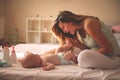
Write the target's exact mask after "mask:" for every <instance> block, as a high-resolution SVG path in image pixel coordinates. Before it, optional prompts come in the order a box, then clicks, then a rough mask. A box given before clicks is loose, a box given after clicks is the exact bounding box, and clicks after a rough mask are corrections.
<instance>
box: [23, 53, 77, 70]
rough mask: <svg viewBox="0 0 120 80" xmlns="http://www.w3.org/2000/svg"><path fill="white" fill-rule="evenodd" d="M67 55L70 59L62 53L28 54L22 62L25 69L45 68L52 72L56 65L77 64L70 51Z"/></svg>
mask: <svg viewBox="0 0 120 80" xmlns="http://www.w3.org/2000/svg"><path fill="white" fill-rule="evenodd" d="M65 54H67V55H68V56H69V57H67V58H66V59H65V58H64V55H62V54H61V53H58V54H33V53H31V52H26V53H25V56H24V58H23V59H22V60H21V64H22V66H23V67H24V68H34V67H43V70H46V71H48V70H52V69H54V68H55V65H63V64H70V63H73V62H74V63H77V60H76V56H75V55H74V54H73V53H72V52H71V51H68V52H66V53H65Z"/></svg>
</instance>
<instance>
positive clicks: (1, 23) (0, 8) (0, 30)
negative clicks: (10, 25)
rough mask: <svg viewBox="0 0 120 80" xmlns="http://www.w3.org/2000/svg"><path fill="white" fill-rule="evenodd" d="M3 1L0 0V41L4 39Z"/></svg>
mask: <svg viewBox="0 0 120 80" xmlns="http://www.w3.org/2000/svg"><path fill="white" fill-rule="evenodd" d="M4 23H5V18H4V0H0V39H1V38H4Z"/></svg>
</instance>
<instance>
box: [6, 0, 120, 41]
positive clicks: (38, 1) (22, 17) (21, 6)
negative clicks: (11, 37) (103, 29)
mask: <svg viewBox="0 0 120 80" xmlns="http://www.w3.org/2000/svg"><path fill="white" fill-rule="evenodd" d="M119 8H120V0H5V10H6V12H5V13H6V14H5V15H6V24H5V28H6V32H7V34H6V35H8V34H10V33H11V32H13V31H14V29H15V28H17V29H19V34H20V35H19V38H20V41H22V42H25V35H26V32H25V31H26V28H25V27H26V24H25V22H26V18H28V17H30V18H31V17H36V15H39V17H45V18H47V17H50V16H53V17H54V18H55V17H56V16H57V14H58V12H59V11H63V10H70V11H72V12H74V13H77V14H85V15H92V16H97V17H99V18H100V19H101V20H103V21H104V22H105V23H106V24H107V25H115V24H119V23H120V10H119Z"/></svg>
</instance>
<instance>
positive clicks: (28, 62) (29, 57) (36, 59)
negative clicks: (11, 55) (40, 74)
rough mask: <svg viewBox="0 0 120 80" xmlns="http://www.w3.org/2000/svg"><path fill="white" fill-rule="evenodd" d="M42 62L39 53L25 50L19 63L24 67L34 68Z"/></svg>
mask: <svg viewBox="0 0 120 80" xmlns="http://www.w3.org/2000/svg"><path fill="white" fill-rule="evenodd" d="M41 63H42V59H41V58H40V55H38V54H33V53H31V52H26V53H25V56H24V58H23V59H22V61H21V64H22V66H23V67H24V68H34V67H40V66H41Z"/></svg>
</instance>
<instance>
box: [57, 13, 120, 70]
mask: <svg viewBox="0 0 120 80" xmlns="http://www.w3.org/2000/svg"><path fill="white" fill-rule="evenodd" d="M55 24H57V25H58V26H56V27H59V28H60V30H61V31H62V32H63V33H67V34H71V35H73V36H74V37H75V39H76V40H79V44H78V45H79V48H80V49H81V50H82V51H81V52H80V53H79V55H78V66H80V67H84V68H107V69H110V68H117V67H118V66H120V57H119V55H120V48H119V46H118V44H117V41H116V39H115V37H114V35H113V33H112V31H111V30H110V29H109V28H108V27H107V26H106V25H105V24H104V23H103V22H102V21H101V20H100V19H98V18H97V17H93V16H84V15H77V14H74V13H72V12H70V11H62V12H60V13H59V15H58V17H57V19H56V23H55Z"/></svg>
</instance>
